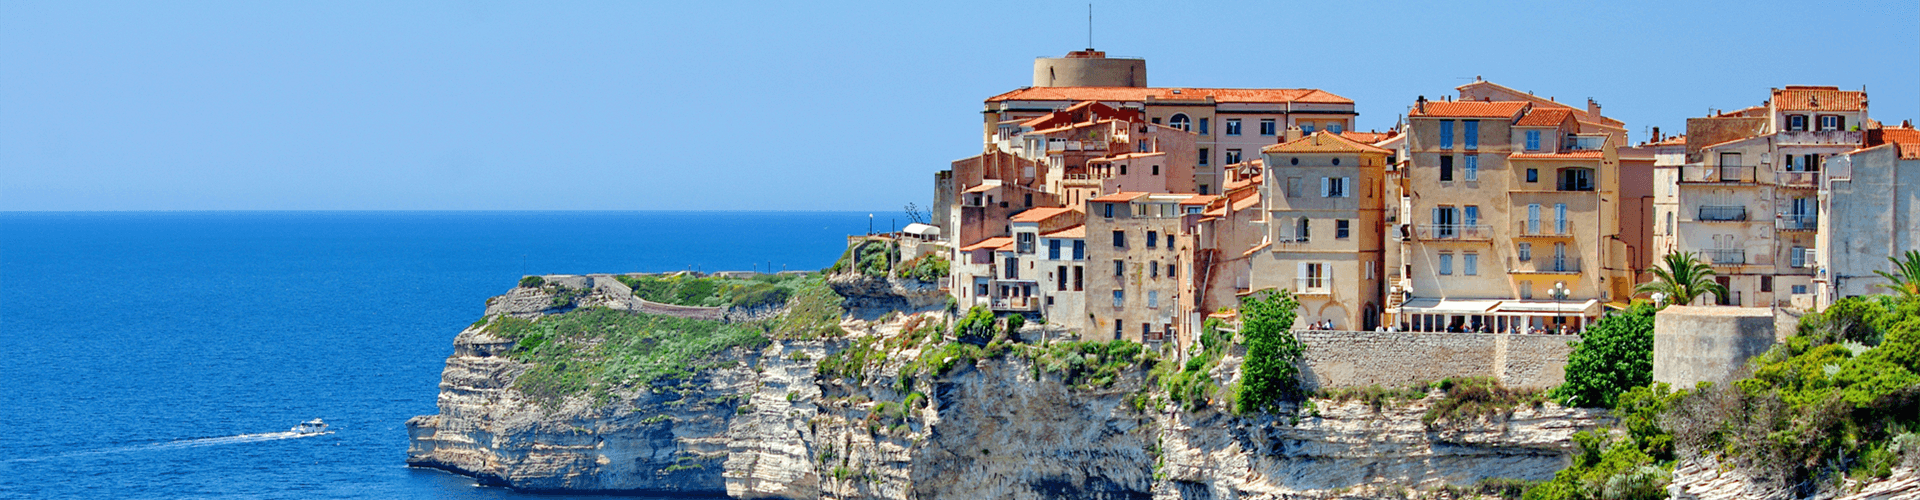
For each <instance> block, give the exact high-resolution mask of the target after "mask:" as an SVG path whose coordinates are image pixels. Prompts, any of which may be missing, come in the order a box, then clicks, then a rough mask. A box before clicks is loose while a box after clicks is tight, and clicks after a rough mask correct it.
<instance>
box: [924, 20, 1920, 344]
mask: <svg viewBox="0 0 1920 500" xmlns="http://www.w3.org/2000/svg"><path fill="white" fill-rule="evenodd" d="M1456 90H1458V95H1457V96H1414V97H1412V98H1411V99H1408V102H1407V108H1406V112H1405V114H1404V116H1403V117H1402V118H1401V119H1400V120H1398V123H1397V124H1396V125H1395V126H1394V127H1393V128H1392V129H1390V130H1387V131H1385V132H1360V131H1356V130H1354V129H1353V125H1354V118H1355V116H1356V113H1355V111H1354V101H1353V100H1352V99H1350V98H1347V97H1343V96H1340V95H1338V94H1336V93H1334V92H1329V91H1326V90H1320V89H1293V88H1268V89H1224V88H1162V87H1149V86H1147V72H1146V62H1145V61H1144V60H1142V59H1125V58H1108V57H1106V55H1105V53H1103V52H1100V51H1096V50H1093V49H1088V50H1085V51H1076V52H1072V53H1069V54H1067V55H1066V57H1058V58H1052V57H1043V58H1038V59H1036V60H1035V61H1034V66H1033V81H1032V85H1031V86H1028V87H1022V88H1019V89H1015V90H1012V91H1009V92H1006V93H1003V94H1000V95H996V96H992V97H989V98H987V99H986V102H985V109H984V110H983V112H982V116H983V117H984V123H983V128H982V131H981V139H982V146H983V148H982V151H981V152H980V153H979V154H977V155H974V156H970V157H967V158H964V159H961V160H958V161H955V162H953V164H952V167H951V169H948V170H943V171H941V172H939V173H938V174H937V175H936V176H935V178H934V193H935V202H934V205H933V207H932V210H931V211H932V217H931V219H932V220H931V224H915V225H911V226H909V227H908V229H907V231H905V232H903V233H901V234H898V235H895V237H898V238H901V239H903V240H909V241H912V242H913V244H909V245H903V247H904V248H903V255H902V258H903V259H909V258H913V257H915V256H918V255H928V254H931V255H942V256H946V257H948V258H949V259H951V262H952V268H951V269H952V273H951V275H950V276H949V277H948V278H947V280H946V281H945V282H944V284H945V286H946V288H947V289H948V291H949V293H951V295H952V296H953V297H954V298H955V299H956V301H957V304H958V306H959V307H960V308H962V309H965V308H969V307H973V306H984V307H987V308H989V309H991V310H992V311H994V312H995V313H999V314H1023V315H1030V316H1036V317H1043V318H1045V319H1046V320H1047V321H1048V322H1050V323H1053V324H1057V325H1060V326H1063V327H1066V328H1070V329H1073V330H1077V331H1080V332H1082V337H1083V338H1089V339H1100V338H1107V337H1106V335H1108V334H1109V332H1110V334H1111V335H1112V337H1111V338H1113V339H1126V340H1132V341H1139V342H1146V343H1149V344H1159V343H1165V342H1174V343H1176V344H1177V345H1179V346H1182V347H1183V348H1184V347H1185V346H1187V345H1189V344H1191V342H1192V339H1191V338H1189V337H1190V336H1191V334H1192V332H1197V331H1199V326H1200V325H1201V324H1202V322H1203V321H1205V319H1206V318H1208V317H1209V316H1212V315H1231V314H1233V313H1232V312H1231V309H1232V307H1233V306H1235V305H1237V304H1238V303H1239V301H1240V299H1241V298H1242V297H1245V296H1248V295H1249V294H1253V293H1258V292H1262V291H1267V290H1277V289H1285V290H1288V291H1291V293H1292V294H1293V295H1294V296H1296V297H1297V298H1298V300H1299V301H1300V304H1301V306H1300V309H1299V316H1298V322H1297V324H1296V325H1295V327H1296V328H1297V329H1303V330H1312V329H1321V330H1360V331H1414V332H1442V331H1444V332H1489V333H1492V332H1502V333H1533V334H1571V333H1577V332H1579V331H1581V330H1582V329H1583V328H1584V327H1585V326H1586V325H1588V324H1590V323H1592V322H1593V321H1595V320H1597V319H1598V318H1599V317H1601V316H1602V315H1603V313H1604V312H1605V311H1607V310H1608V309H1610V308H1623V307H1625V306H1626V305H1627V304H1628V303H1629V302H1630V301H1631V300H1633V299H1634V298H1635V297H1636V293H1635V291H1634V289H1635V287H1636V286H1637V285H1638V284H1640V283H1643V282H1647V281H1649V280H1650V279H1651V274H1650V273H1649V272H1648V271H1649V269H1651V268H1654V267H1656V266H1657V265H1658V264H1657V262H1658V261H1659V260H1660V258H1661V257H1662V256H1664V255H1667V254H1671V253H1691V254H1694V255H1696V256H1698V258H1699V259H1700V260H1701V261H1702V262H1705V263H1708V264H1710V265H1711V266H1712V269H1713V270H1714V271H1715V272H1716V274H1717V277H1716V278H1715V279H1716V280H1717V281H1718V282H1719V283H1720V284H1722V285H1724V286H1725V287H1726V289H1727V290H1728V293H1726V294H1724V295H1714V294H1708V295H1707V296H1705V297H1703V298H1701V299H1698V300H1696V303H1695V305H1722V306H1739V307H1748V308H1770V309H1772V310H1774V311H1780V312H1783V313H1787V314H1796V313H1797V312H1800V311H1809V310H1818V309H1820V308H1822V307H1824V306H1825V305H1827V304H1831V303H1833V301H1835V300H1836V299H1838V298H1842V297H1847V296H1853V295H1864V294H1870V293H1874V292H1875V284H1876V283H1877V282H1880V281H1881V280H1880V278H1879V277H1878V276H1876V275H1875V274H1874V273H1873V271H1875V270H1886V269H1889V266H1888V261H1887V257H1889V256H1893V255H1896V254H1898V253H1899V252H1901V251H1904V250H1907V249H1914V248H1920V237H1916V235H1915V234H1914V231H1913V230H1912V228H1911V226H1910V224H1909V223H1908V222H1906V221H1910V220H1915V219H1912V218H1909V217H1907V215H1909V212H1913V211H1914V210H1916V207H1915V206H1914V203H1913V202H1912V201H1911V200H1912V199H1913V198H1914V197H1915V196H1916V194H1920V190H1916V184H1915V183H1914V182H1912V181H1905V182H1903V181H1902V179H1903V178H1904V179H1915V178H1920V130H1915V129H1914V128H1913V126H1912V125H1911V123H1910V122H1903V123H1901V124H1900V125H1898V126H1895V125H1890V124H1884V123H1881V122H1879V121H1876V120H1873V119H1872V118H1870V117H1869V115H1868V113H1867V103H1868V100H1867V93H1866V91H1865V90H1864V89H1862V90H1844V89H1841V88H1839V87H1836V86H1811V85H1786V86H1783V87H1780V88H1773V89H1766V90H1765V91H1764V92H1765V94H1762V90H1761V89H1754V94H1755V97H1758V98H1763V99H1764V100H1765V102H1764V103H1763V104H1761V105H1759V106H1752V107H1747V108H1741V109H1732V110H1724V111H1719V110H1716V111H1713V112H1711V113H1710V114H1709V115H1708V116H1702V117H1696V118H1690V119H1688V120H1687V123H1686V130H1684V131H1680V132H1682V133H1678V134H1667V133H1663V132H1662V131H1661V130H1660V129H1659V128H1657V127H1656V128H1652V134H1651V135H1652V137H1650V138H1647V140H1645V141H1643V142H1641V143H1639V144H1629V142H1628V136H1627V124H1625V123H1623V122H1621V121H1619V120H1615V119H1612V118H1608V117H1606V116H1605V115H1604V114H1603V111H1602V108H1601V105H1600V103H1599V102H1597V101H1595V100H1591V99H1590V100H1588V101H1587V102H1585V103H1574V104H1567V103H1561V102H1559V101H1557V100H1555V99H1554V98H1551V97H1541V96H1539V95H1536V94H1535V93H1534V92H1532V91H1522V90H1516V89H1515V88H1511V87H1507V86H1503V85H1501V84H1498V83H1495V82H1492V81H1486V80H1483V79H1479V78H1476V79H1475V81H1473V82H1472V83H1468V84H1465V85H1461V86H1459V87H1457V88H1456ZM1708 104H1713V103H1708ZM1639 297H1640V298H1652V299H1655V300H1659V299H1662V297H1647V295H1646V294H1640V295H1639ZM1182 350H1184V349H1182Z"/></svg>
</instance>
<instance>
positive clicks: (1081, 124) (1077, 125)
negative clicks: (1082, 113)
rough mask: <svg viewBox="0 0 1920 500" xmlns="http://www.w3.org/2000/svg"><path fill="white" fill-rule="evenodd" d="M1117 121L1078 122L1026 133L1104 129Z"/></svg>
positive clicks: (1109, 119) (1023, 124)
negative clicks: (1089, 128) (1091, 128)
mask: <svg viewBox="0 0 1920 500" xmlns="http://www.w3.org/2000/svg"><path fill="white" fill-rule="evenodd" d="M1117 121H1120V120H1118V119H1114V118H1107V119H1103V120H1099V121H1091V122H1078V123H1067V124H1064V125H1060V126H1057V127H1053V128H1044V129H1038V130H1034V131H1032V132H1028V133H1030V134H1052V133H1056V132H1065V131H1069V130H1074V129H1082V128H1088V127H1105V126H1107V125H1108V124H1110V123H1113V122H1117ZM1029 123H1031V122H1029ZM1020 125H1021V126H1023V127H1025V126H1031V125H1027V124H1025V123H1022V124H1020Z"/></svg>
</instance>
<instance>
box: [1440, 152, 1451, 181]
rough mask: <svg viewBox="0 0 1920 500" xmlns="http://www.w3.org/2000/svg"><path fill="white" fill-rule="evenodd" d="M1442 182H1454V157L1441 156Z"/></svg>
mask: <svg viewBox="0 0 1920 500" xmlns="http://www.w3.org/2000/svg"><path fill="white" fill-rule="evenodd" d="M1440 182H1453V155H1440Z"/></svg>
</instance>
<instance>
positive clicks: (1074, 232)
mask: <svg viewBox="0 0 1920 500" xmlns="http://www.w3.org/2000/svg"><path fill="white" fill-rule="evenodd" d="M1040 237H1042V238H1061V239H1067V238H1086V237H1087V226H1086V225H1085V224H1082V225H1077V226H1073V227H1069V228H1066V229H1061V230H1059V231H1054V232H1051V233H1047V234H1042V235H1040Z"/></svg>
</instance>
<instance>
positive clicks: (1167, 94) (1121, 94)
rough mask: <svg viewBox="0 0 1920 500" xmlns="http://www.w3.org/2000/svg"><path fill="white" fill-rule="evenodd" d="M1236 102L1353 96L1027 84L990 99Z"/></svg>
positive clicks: (1314, 91) (1341, 99) (1345, 101)
mask: <svg viewBox="0 0 1920 500" xmlns="http://www.w3.org/2000/svg"><path fill="white" fill-rule="evenodd" d="M1209 97H1211V98H1213V100H1214V102H1235V103H1285V102H1314V103H1332V104H1353V99H1348V98H1345V97H1340V96H1337V95H1334V94H1332V93H1329V92H1327V91H1324V90H1320V89H1217V88H1191V87H1178V88H1174V87H1166V88H1145V87H1028V88H1023V89H1020V90H1015V91H1012V92H1007V93H1005V94H1000V95H997V96H993V97H988V98H987V102H1004V101H1107V102H1145V101H1146V100H1147V99H1155V100H1204V99H1206V98H1209Z"/></svg>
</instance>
